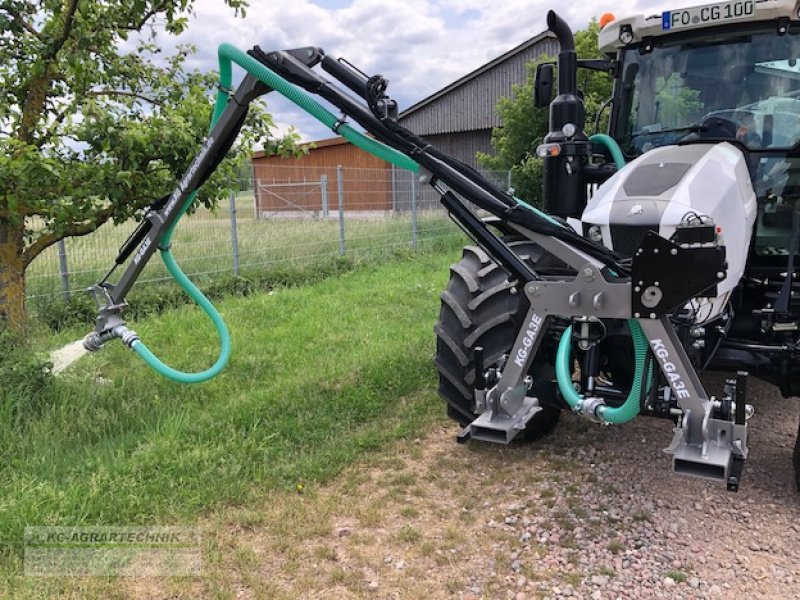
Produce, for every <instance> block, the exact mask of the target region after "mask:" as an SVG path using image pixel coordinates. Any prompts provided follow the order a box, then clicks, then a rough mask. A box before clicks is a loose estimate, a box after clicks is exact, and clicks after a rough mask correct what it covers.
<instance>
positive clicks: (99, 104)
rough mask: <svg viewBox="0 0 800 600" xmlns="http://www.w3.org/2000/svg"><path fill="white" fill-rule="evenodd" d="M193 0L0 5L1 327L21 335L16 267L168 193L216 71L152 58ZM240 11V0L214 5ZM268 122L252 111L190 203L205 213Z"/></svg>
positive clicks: (205, 110) (188, 153)
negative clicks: (7, 326)
mask: <svg viewBox="0 0 800 600" xmlns="http://www.w3.org/2000/svg"><path fill="white" fill-rule="evenodd" d="M193 1H194V0H104V1H103V2H99V1H96V0H36V1H31V0H2V2H0V321H2V320H5V321H8V322H10V324H11V325H12V326H13V327H14V328H16V329H21V328H22V326H23V324H24V322H25V319H26V314H25V303H24V295H25V294H24V292H25V269H26V268H27V266H28V265H29V264H30V263H31V261H32V260H33V259H34V258H35V257H36V256H37V255H39V254H40V253H41V252H42V251H43V250H45V249H46V248H47V247H48V246H50V245H52V244H54V243H56V242H57V241H58V240H59V239H61V238H64V237H67V236H81V235H86V234H88V233H91V232H92V231H94V230H95V229H97V228H98V227H99V226H100V225H102V224H103V223H105V222H106V221H109V220H111V221H113V222H114V223H122V222H124V221H126V220H128V219H130V218H131V217H133V216H137V215H140V214H141V211H142V209H143V208H144V207H145V206H147V205H148V204H150V203H151V202H152V201H153V200H155V199H157V198H159V197H161V196H163V195H164V194H166V193H169V191H171V189H172V187H173V186H174V183H175V181H176V180H177V178H178V177H180V175H181V173H182V172H183V171H184V170H185V169H186V168H187V167H188V164H189V163H190V162H191V160H192V159H193V157H194V155H195V154H196V152H197V150H198V148H199V147H200V145H201V143H202V140H203V138H204V136H205V133H206V132H207V128H208V123H209V120H210V118H211V111H212V98H211V94H210V93H209V92H210V90H211V89H212V88H213V86H214V84H215V82H216V77H215V76H214V75H213V74H202V73H200V72H198V71H190V70H187V68H186V59H187V57H188V56H189V55H190V54H191V53H192V52H193V51H194V48H192V47H189V46H182V47H178V48H177V49H176V50H175V51H174V53H172V54H171V55H170V56H166V57H165V56H163V55H162V54H163V52H162V50H161V48H160V47H159V43H158V42H159V39H160V36H159V31H160V30H163V31H164V32H165V33H166V34H167V35H169V34H178V33H180V32H181V31H183V30H184V29H185V28H186V27H187V24H188V16H189V15H190V14H191V10H192V5H193ZM225 2H226V3H227V4H228V5H229V6H230V7H231V9H232V10H234V11H235V12H236V14H241V15H244V8H245V0H225ZM272 127H273V123H272V120H271V118H270V117H269V115H267V114H266V113H265V112H264V111H263V109H261V108H260V107H256V106H253V109H251V111H250V115H249V116H248V121H247V123H246V125H245V128H244V130H243V137H242V139H241V141H240V143H239V145H238V146H237V147H236V148H235V150H234V152H232V155H233V156H231V157H230V158H229V160H227V161H226V162H224V163H223V164H222V166H221V167H220V169H219V171H218V172H217V174H216V175H215V177H213V178H212V179H211V180H210V181H209V182H208V183H207V184H206V186H205V187H204V189H203V191H202V192H201V196H199V198H198V201H201V202H203V203H204V204H206V205H212V204H213V203H214V201H215V198H217V197H219V195H220V193H221V191H222V189H223V186H224V185H225V183H226V179H227V181H228V182H230V181H231V180H232V179H233V177H234V175H235V172H236V171H235V169H236V164H235V163H236V160H237V156H238V157H241V156H242V155H243V154H245V153H246V152H247V150H248V149H249V148H250V147H251V146H252V145H253V144H254V143H256V142H259V141H260V142H261V143H263V144H264V146H265V147H266V148H267V149H269V150H284V151H285V150H286V149H287V148H291V147H292V143H293V141H294V137H293V136H289V137H288V138H285V139H282V140H278V141H275V140H270V139H268V136H269V133H270V131H271V128H272Z"/></svg>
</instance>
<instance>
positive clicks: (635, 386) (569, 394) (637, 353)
mask: <svg viewBox="0 0 800 600" xmlns="http://www.w3.org/2000/svg"><path fill="white" fill-rule="evenodd" d="M589 139H590V140H591V141H593V142H598V143H600V144H603V145H604V146H605V147H606V148H608V150H609V152H610V153H611V157H612V158H613V159H614V162H615V164H616V165H617V168H619V169H621V168H622V167H624V166H625V157H624V156H623V155H622V150H621V149H620V147H619V144H618V143H617V141H616V140H615V139H614V138H612V137H611V136H608V135H605V134H602V133H598V134H595V135H593V136H592V137H590V138H589ZM628 328H629V329H630V331H631V339H632V340H633V350H634V369H633V371H634V374H633V383H632V384H631V391H630V393H629V394H628V397H627V398H626V400H625V402H624V403H623V404H622V406H619V407H617V408H615V407H611V406H604V405H601V406H599V407H598V408H597V414H596V415H593V416H595V417H597V418H600V419H602V420H604V421H606V422H608V423H626V422H628V421H630V420H631V419H633V418H634V417H635V416H636V415H638V414H639V407H640V398H639V394H640V393H641V389H642V378H643V377H644V365H645V358H646V356H647V351H648V346H647V337H646V336H645V335H644V332H643V331H642V327H641V326H640V325H639V321H638V320H636V319H628ZM571 345H572V326H570V327H567V329H566V331H564V333H563V334H562V335H561V340H560V342H559V344H558V351H557V352H556V367H555V371H556V381H557V382H558V389H559V391H560V392H561V396H562V397H563V398H564V400H565V401H566V402H567V404H569V406H570V407H571V408H572V409H575V410H580V408H581V406H582V403H583V397H582V396H581V395H580V394H579V393H578V392H576V391H575V388H574V387H573V386H572V347H571ZM652 378H653V373H652V371H651V372H649V373H648V377H647V384H648V387H649V386H650V385H652Z"/></svg>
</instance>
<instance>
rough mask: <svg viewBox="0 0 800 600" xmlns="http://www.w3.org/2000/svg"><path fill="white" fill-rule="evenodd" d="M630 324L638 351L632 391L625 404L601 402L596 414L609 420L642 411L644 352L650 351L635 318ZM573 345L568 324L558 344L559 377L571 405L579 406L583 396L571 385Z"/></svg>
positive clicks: (623, 420) (621, 419) (625, 418)
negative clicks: (641, 393) (602, 403)
mask: <svg viewBox="0 0 800 600" xmlns="http://www.w3.org/2000/svg"><path fill="white" fill-rule="evenodd" d="M628 327H629V328H630V330H631V337H632V338H633V348H634V354H635V366H634V369H633V371H634V373H633V383H632V384H631V391H630V393H629V394H628V397H627V398H626V399H625V402H624V403H623V404H622V406H620V407H617V408H614V407H611V406H600V407H598V409H597V414H596V415H593V416H595V417H598V418H600V419H603V420H604V421H606V422H608V423H627V422H628V421H630V420H631V419H633V418H634V417H635V416H636V415H638V414H639V394H640V391H641V388H642V377H643V374H644V363H645V356H646V354H647V337H646V336H645V335H644V332H643V331H642V328H641V326H640V325H639V321H637V320H636V319H628ZM571 345H572V326H570V327H567V329H566V331H564V334H563V335H562V336H561V341H560V342H559V344H558V351H557V352H556V381H557V382H558V389H559V391H560V392H561V396H562V397H563V398H564V400H566V402H567V404H569V406H570V408H572V409H574V410H580V408H581V405H582V403H583V396H581V395H580V394H579V393H578V392H576V391H575V388H574V387H572V349H571Z"/></svg>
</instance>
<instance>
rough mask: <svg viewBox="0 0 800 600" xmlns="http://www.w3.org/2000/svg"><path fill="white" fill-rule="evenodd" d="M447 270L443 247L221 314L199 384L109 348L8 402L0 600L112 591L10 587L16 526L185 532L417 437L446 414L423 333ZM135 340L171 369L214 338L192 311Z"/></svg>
mask: <svg viewBox="0 0 800 600" xmlns="http://www.w3.org/2000/svg"><path fill="white" fill-rule="evenodd" d="M457 256H458V250H457V249H456V248H455V247H454V248H453V250H452V251H450V252H448V253H445V254H432V253H430V254H425V253H422V254H419V255H417V256H416V257H415V258H414V259H413V260H412V259H406V260H402V259H401V260H396V261H392V262H389V263H385V264H382V265H380V266H373V267H365V268H364V269H361V270H359V271H356V272H352V273H348V274H346V275H344V276H341V277H337V278H333V279H328V280H326V281H323V282H321V283H318V284H314V285H310V286H306V287H299V288H293V289H282V290H276V291H275V292H272V293H270V294H264V295H258V296H251V297H248V298H238V299H234V298H231V299H228V300H225V301H223V302H221V303H220V304H219V308H220V310H221V312H222V314H223V315H224V316H225V318H226V320H227V322H228V324H229V326H230V329H231V333H232V336H233V340H234V348H233V358H232V360H231V363H230V365H229V366H228V368H227V369H226V370H225V372H224V373H223V374H222V375H221V376H219V377H218V378H216V379H215V380H213V381H211V382H209V383H206V384H203V385H199V386H194V387H187V386H182V385H178V384H174V383H171V382H169V381H167V380H165V379H162V378H160V377H158V376H157V375H155V374H153V373H152V372H151V371H149V369H148V368H147V367H146V366H145V365H144V364H143V363H141V362H140V361H139V359H138V358H137V357H136V356H135V355H133V354H132V353H130V352H129V351H127V350H125V349H123V348H122V347H121V346H120V345H119V344H115V345H113V347H109V348H107V349H104V350H103V351H102V352H101V353H98V354H96V355H90V356H88V357H86V358H84V359H82V361H81V362H80V363H78V365H76V366H75V367H73V370H72V371H70V372H68V373H67V375H66V377H65V378H63V379H61V380H59V381H58V382H57V385H55V386H54V388H53V389H52V390H51V391H50V392H49V393H48V394H45V395H44V396H43V397H41V398H38V399H30V398H16V399H15V401H13V402H9V403H7V404H6V405H5V406H3V407H2V408H3V411H4V412H5V414H4V415H3V416H2V418H0V452H2V462H1V463H0V470H1V471H2V475H1V476H0V499H1V500H0V542H1V543H2V548H3V552H2V559H1V560H2V567H0V590H3V591H4V594H2V593H0V595H5V596H6V597H9V598H19V597H29V598H40V597H46V596H49V595H59V594H62V595H67V596H72V597H83V596H84V595H89V596H96V597H110V596H113V595H115V594H114V593H113V590H114V588H115V586H114V583H113V581H105V582H104V581H99V582H98V581H95V582H92V583H90V584H87V583H86V582H85V581H83V580H72V581H69V580H67V581H61V580H58V579H25V578H22V577H20V573H21V550H22V540H23V530H24V527H25V526H26V525H82V524H84V525H88V524H91V525H102V524H108V525H128V524H135V525H154V524H170V525H171V524H197V523H198V520H200V519H201V518H202V517H203V515H205V514H207V513H208V512H209V511H211V510H214V509H217V508H218V507H219V506H220V505H241V504H243V503H248V502H251V501H253V500H254V499H262V500H263V499H264V498H268V497H269V495H270V493H272V491H276V490H296V489H299V488H300V487H302V486H312V487H313V485H315V483H316V482H322V481H326V480H328V479H330V478H331V477H332V476H333V475H335V474H336V473H338V472H339V471H340V470H341V469H342V468H343V467H344V466H345V465H346V464H348V463H349V462H352V461H353V460H354V459H355V458H356V457H359V456H361V455H363V454H364V453H366V452H370V451H372V450H374V449H376V448H380V447H383V446H384V445H385V444H386V443H388V442H389V441H391V440H393V439H397V438H398V437H400V436H407V435H414V436H416V435H417V432H418V429H419V427H422V426H424V425H425V424H426V423H430V422H433V421H435V420H437V419H438V418H439V415H440V414H442V411H441V407H440V406H439V403H438V402H431V397H432V396H433V395H434V392H433V391H432V390H433V388H434V385H435V381H436V376H435V371H434V368H433V366H432V364H431V357H432V354H433V348H434V344H433V341H434V337H433V334H432V326H433V323H434V321H435V318H436V314H437V312H438V294H439V293H440V291H441V289H442V288H443V286H444V285H445V283H446V280H447V277H448V265H449V264H450V263H451V262H453V261H454V260H455V259H456V258H457ZM134 325H135V327H136V329H137V331H138V332H139V333H140V334H141V336H142V338H143V339H144V340H145V341H146V342H147V343H148V345H149V346H150V347H151V348H153V349H154V350H155V351H157V352H158V353H159V354H160V355H162V356H163V358H164V359H165V360H166V361H168V362H169V363H171V364H173V365H175V366H176V367H178V368H183V369H187V370H192V369H201V368H205V367H206V366H207V365H208V364H210V363H211V362H212V361H213V360H214V358H215V349H216V339H215V337H214V335H213V330H212V327H211V325H210V324H209V323H207V322H206V321H205V320H204V319H203V318H202V316H201V315H200V314H199V312H198V311H197V310H196V309H194V308H185V309H179V310H173V311H170V312H167V313H164V314H162V315H158V316H155V317H152V318H149V319H147V320H145V321H142V322H137V323H135V324H134ZM79 333H82V331H81V332H78V331H72V332H62V333H60V334H59V335H58V337H54V338H48V339H47V341H45V340H42V341H41V345H42V348H43V349H50V348H49V347H48V348H45V346H50V347H54V346H56V345H57V344H59V343H61V342H64V341H67V340H69V339H70V337H72V338H73V339H74V337H77V335H78V334H79ZM420 391H424V393H420ZM76 581H77V583H76ZM87 585H88V586H89V587H88V588H86V587H81V586H87ZM75 586H78V588H76V587H75ZM76 589H78V591H77V592H76ZM92 589H94V590H95V591H94V592H92V591H91V590H92Z"/></svg>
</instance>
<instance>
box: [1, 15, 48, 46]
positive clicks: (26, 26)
mask: <svg viewBox="0 0 800 600" xmlns="http://www.w3.org/2000/svg"><path fill="white" fill-rule="evenodd" d="M2 9H3V10H4V11H6V12H7V13H8V14H9V15H11V18H12V19H14V21H15V22H16V23H17V25H19V26H20V27H22V28H23V29H24V30H25V31H27V32H28V33H30V34H31V35H33V36H35V37H36V38H38V39H39V40H40V41H41V39H42V34H41V33H39V32H38V31H36V29H34V27H33V25H31V24H30V23H28V22H27V21H26V20H25V19H23V18H22V15H20V14H19V13H18V12H17V11H16V10H14V9H13V8H12V7H10V6H3V7H2Z"/></svg>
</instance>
